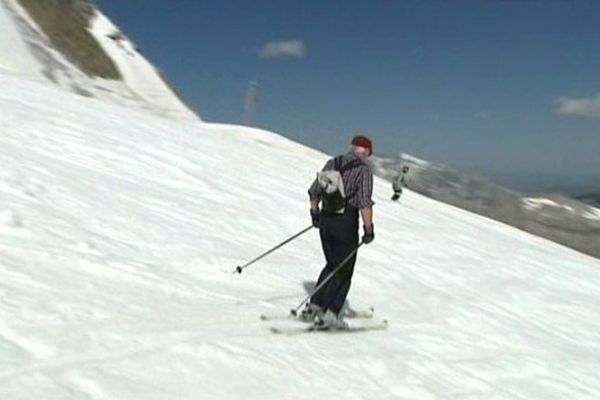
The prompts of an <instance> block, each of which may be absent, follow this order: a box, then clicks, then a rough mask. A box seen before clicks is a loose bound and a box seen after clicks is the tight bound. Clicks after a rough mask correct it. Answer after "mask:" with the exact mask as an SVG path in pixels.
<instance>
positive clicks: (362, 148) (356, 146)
mask: <svg viewBox="0 0 600 400" xmlns="http://www.w3.org/2000/svg"><path fill="white" fill-rule="evenodd" d="M351 144H352V150H354V153H355V154H356V155H358V156H359V157H360V158H361V159H367V158H368V157H369V156H370V155H371V154H373V143H372V142H371V139H369V138H368V137H366V136H363V135H356V136H354V137H353V138H352V142H351Z"/></svg>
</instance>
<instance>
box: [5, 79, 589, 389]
mask: <svg viewBox="0 0 600 400" xmlns="http://www.w3.org/2000/svg"><path fill="white" fill-rule="evenodd" d="M0 87H1V90H0V165H1V168H0V398H1V399H10V400H16V399H27V400H30V399H61V400H62V399H145V400H146V399H260V400H265V399H299V400H300V399H301V400H306V399H312V398H323V399H342V398H343V399H419V400H424V399H486V400H491V399H519V400H524V399H527V400H529V399H540V400H548V399H561V400H564V399H590V400H592V399H594V400H596V399H598V398H600V374H599V373H598V371H600V261H598V260H595V259H593V258H590V257H587V256H584V255H581V254H579V253H576V252H574V251H571V250H569V249H566V248H564V247H561V246H559V245H556V244H553V243H551V242H548V241H546V240H542V239H539V238H536V237H533V236H530V235H528V234H525V233H523V232H520V231H518V230H516V229H513V228H511V227H508V226H505V225H502V224H499V223H496V222H494V221H491V220H488V219H485V218H481V217H478V216H475V215H473V214H470V213H467V212H464V211H461V210H459V209H456V208H453V207H450V206H447V205H443V204H441V203H437V202H435V201H432V200H429V199H427V198H424V197H422V196H419V195H417V194H415V193H413V192H410V191H406V192H405V193H404V194H403V197H402V198H401V201H400V203H394V202H391V201H390V200H389V196H390V195H391V189H390V187H389V186H390V185H389V183H386V182H384V181H381V180H377V181H376V185H375V201H376V203H377V204H376V206H375V231H376V239H375V241H374V242H373V243H372V244H370V245H369V246H365V247H363V248H361V251H360V254H359V260H358V263H357V267H356V272H355V277H354V281H353V287H352V289H351V292H350V296H349V301H350V306H351V307H352V308H354V309H362V308H366V307H369V306H373V307H375V309H376V315H378V316H380V317H381V318H387V319H389V321H390V327H389V329H388V330H386V331H378V332H368V333H356V334H339V335H331V334H323V333H316V334H305V335H297V336H281V335H273V334H272V333H270V332H269V329H268V327H269V325H270V323H267V322H262V321H260V320H259V318H258V316H259V315H260V314H261V313H278V312H280V313H283V314H285V313H286V312H287V310H289V309H290V308H293V307H295V306H296V305H297V304H298V303H299V302H300V301H301V300H302V298H303V297H304V296H305V292H304V289H303V283H304V282H305V281H310V280H313V279H315V277H316V275H317V274H318V272H319V270H320V268H321V267H322V265H323V257H322V254H321V249H320V246H319V241H318V234H317V232H316V231H310V232H309V233H307V234H306V235H304V236H302V237H301V238H299V239H298V240H296V241H295V242H292V243H291V244H289V245H287V246H286V247H284V248H282V249H281V250H280V251H278V252H276V253H274V254H272V255H270V256H269V257H267V258H265V259H264V260H262V261H260V262H259V263H256V264H255V265H252V266H251V267H249V268H247V269H246V270H245V271H244V273H243V274H242V275H235V274H232V273H231V272H232V270H233V269H234V268H235V266H236V265H239V264H242V263H244V262H246V261H248V260H250V259H252V258H253V257H255V256H256V255H258V254H260V253H261V252H262V251H264V250H266V249H268V248H269V247H271V246H273V245H275V244H277V243H279V242H280V241H282V240H284V239H285V238H286V237H288V236H290V235H292V234H294V233H296V232H298V231H300V230H301V229H303V228H305V227H306V226H308V224H309V223H310V221H309V216H308V204H307V195H306V189H307V187H308V185H309V184H310V181H311V180H312V179H313V177H314V175H315V171H316V170H317V169H319V168H320V167H321V166H322V165H323V163H324V162H325V161H326V158H327V156H325V155H323V154H321V153H319V152H316V151H314V150H311V149H308V148H306V147H303V146H301V145H298V144H295V143H293V142H291V141H289V140H286V139H284V138H282V137H279V136H277V135H274V134H271V133H268V132H264V131H258V130H250V129H246V128H240V127H234V126H223V125H221V126H217V125H210V124H202V123H192V122H190V123H182V122H172V121H169V120H167V119H161V118H158V117H154V116H152V115H150V114H144V113H142V112H136V111H130V110H127V109H125V108H119V107H117V106H113V105H108V104H104V103H102V102H100V101H97V100H94V99H87V98H82V97H80V96H76V95H72V94H69V93H66V92H62V91H60V90H59V89H55V88H52V87H46V86H43V85H41V84H36V83H32V82H27V81H19V80H16V79H14V78H7V77H4V76H2V75H0ZM349 134H350V133H349ZM279 324H281V322H280V323H279Z"/></svg>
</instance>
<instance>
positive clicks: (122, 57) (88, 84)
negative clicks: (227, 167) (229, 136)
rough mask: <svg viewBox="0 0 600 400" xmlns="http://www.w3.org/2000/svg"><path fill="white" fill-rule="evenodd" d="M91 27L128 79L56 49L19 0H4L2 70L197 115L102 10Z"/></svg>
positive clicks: (163, 111)
mask: <svg viewBox="0 0 600 400" xmlns="http://www.w3.org/2000/svg"><path fill="white" fill-rule="evenodd" d="M90 25H91V26H90V27H89V28H88V31H89V32H90V34H91V35H92V36H93V37H94V38H95V39H96V41H97V42H98V43H99V44H100V46H101V47H102V48H103V50H104V52H105V53H106V54H107V55H108V57H109V58H110V59H111V60H112V61H113V62H114V63H115V65H116V66H117V68H118V70H119V71H120V73H121V75H122V76H123V80H109V79H101V78H99V77H93V76H88V75H86V74H84V73H83V72H82V71H80V70H79V69H78V67H76V66H75V65H74V64H73V63H72V62H70V61H69V60H68V59H67V57H65V56H64V54H62V53H61V52H60V51H58V50H57V49H55V48H54V46H53V45H52V42H51V41H50V40H49V39H48V38H47V37H46V36H45V34H44V33H43V31H42V29H40V28H39V26H38V25H37V24H36V22H35V21H34V20H33V18H31V16H29V14H28V13H27V11H26V10H25V9H24V8H23V7H21V5H20V3H19V2H18V0H0V73H3V74H10V75H16V76H19V77H21V78H27V79H32V80H37V81H40V82H45V83H47V84H52V85H56V86H59V87H61V88H63V89H66V90H70V91H73V92H75V93H78V94H81V95H84V96H88V97H95V98H98V99H102V100H104V101H109V102H111V103H116V104H119V105H123V106H127V107H133V108H138V109H143V110H148V111H151V112H153V113H155V114H158V115H161V116H166V117H170V118H176V119H184V120H195V121H197V120H198V119H199V117H198V116H197V115H196V114H195V113H194V112H192V111H191V110H190V109H189V108H188V107H187V106H186V105H185V104H184V103H183V102H182V101H181V100H180V99H179V98H178V97H177V96H176V94H175V93H174V92H173V91H172V90H171V88H170V87H169V86H168V85H167V84H166V83H165V81H164V80H163V78H162V77H161V76H160V74H159V73H158V72H157V71H156V69H155V68H154V66H153V65H152V64H151V63H150V62H149V61H148V60H146V58H144V57H143V56H142V55H141V54H140V52H139V51H138V49H137V48H136V46H135V45H134V44H133V43H132V42H131V41H130V40H129V39H128V38H127V37H126V36H125V35H124V34H123V33H122V32H121V31H120V30H119V29H118V28H117V27H116V26H115V25H114V24H113V23H112V22H111V21H110V20H109V19H108V18H107V17H106V16H105V15H104V14H103V13H102V12H101V11H99V10H95V13H94V17H93V18H92V20H91V24H90Z"/></svg>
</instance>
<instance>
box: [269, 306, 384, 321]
mask: <svg viewBox="0 0 600 400" xmlns="http://www.w3.org/2000/svg"><path fill="white" fill-rule="evenodd" d="M374 314H375V309H374V308H373V307H370V308H368V309H366V310H358V311H354V310H349V311H348V312H346V313H345V314H344V318H348V319H371V318H373V316H374ZM260 319H261V320H262V321H283V320H286V321H287V320H289V321H298V322H309V323H310V322H311V321H303V320H301V319H299V318H298V317H294V316H293V315H291V314H288V315H283V314H282V315H267V314H261V315H260Z"/></svg>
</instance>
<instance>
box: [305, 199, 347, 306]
mask: <svg viewBox="0 0 600 400" xmlns="http://www.w3.org/2000/svg"><path fill="white" fill-rule="evenodd" d="M319 225H320V229H319V233H320V236H321V245H322V246H323V252H324V253H325V259H326V260H327V265H326V266H325V268H323V270H322V271H321V274H320V275H319V280H318V281H317V285H319V284H320V283H321V282H322V281H323V280H325V279H326V278H327V277H328V276H329V275H330V274H331V273H332V272H333V270H334V269H335V268H337V267H338V265H339V264H340V263H341V262H342V261H343V260H344V259H345V258H346V257H347V256H348V255H349V254H350V253H351V252H352V251H353V250H354V249H355V248H356V246H358V210H357V209H356V208H353V207H346V211H345V212H344V214H334V215H332V214H325V213H322V214H321V217H320V222H319ZM355 263H356V254H354V256H353V257H352V258H350V259H349V260H348V261H347V262H346V264H344V266H343V267H342V268H340V269H339V270H338V272H337V273H336V274H335V275H334V276H333V277H332V278H331V279H329V281H328V282H327V283H326V284H325V285H324V286H323V287H322V288H321V290H319V291H318V292H317V293H315V294H314V295H313V296H312V298H311V303H313V304H316V305H318V306H320V307H322V308H323V309H324V310H331V311H333V312H334V313H336V314H338V313H339V312H340V311H341V310H342V307H343V306H344V302H345V301H346V296H347V295H348V291H349V290H350V282H351V280H352V273H353V272H354V264H355Z"/></svg>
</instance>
